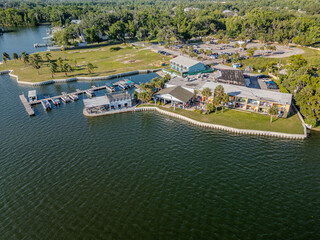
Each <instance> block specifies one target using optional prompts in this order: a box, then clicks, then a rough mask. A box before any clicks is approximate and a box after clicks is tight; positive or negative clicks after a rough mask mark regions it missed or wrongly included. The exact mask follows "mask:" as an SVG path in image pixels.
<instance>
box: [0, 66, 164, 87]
mask: <svg viewBox="0 0 320 240" xmlns="http://www.w3.org/2000/svg"><path fill="white" fill-rule="evenodd" d="M161 70H162V69H161V68H158V69H147V70H136V71H132V72H124V73H118V74H113V75H109V76H98V77H72V78H62V79H52V80H47V81H43V82H25V81H19V77H18V76H17V75H14V74H12V72H13V70H5V71H1V72H0V75H5V74H9V76H10V77H13V78H15V79H16V80H17V83H18V84H22V85H28V86H42V85H49V84H54V83H68V82H77V81H100V80H111V79H114V78H121V77H127V76H132V75H139V74H148V73H155V72H158V71H161Z"/></svg>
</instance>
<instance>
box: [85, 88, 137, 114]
mask: <svg viewBox="0 0 320 240" xmlns="http://www.w3.org/2000/svg"><path fill="white" fill-rule="evenodd" d="M83 104H84V108H85V110H86V111H87V112H88V113H89V114H96V113H103V112H107V111H112V110H121V109H127V108H130V107H132V97H131V95H130V94H129V93H128V92H124V93H123V92H120V93H119V92H115V93H107V94H106V95H105V96H100V97H95V98H88V99H83Z"/></svg>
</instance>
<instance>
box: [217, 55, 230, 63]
mask: <svg viewBox="0 0 320 240" xmlns="http://www.w3.org/2000/svg"><path fill="white" fill-rule="evenodd" d="M219 58H220V59H222V63H226V62H227V61H228V60H229V56H228V55H227V54H222V55H220V56H219Z"/></svg>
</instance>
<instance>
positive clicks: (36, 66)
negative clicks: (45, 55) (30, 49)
mask: <svg viewBox="0 0 320 240" xmlns="http://www.w3.org/2000/svg"><path fill="white" fill-rule="evenodd" d="M29 61H30V62H31V66H32V67H33V68H34V69H37V71H38V74H39V69H40V64H39V60H38V57H37V56H34V55H31V56H30V60H29Z"/></svg>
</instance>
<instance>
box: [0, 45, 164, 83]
mask: <svg viewBox="0 0 320 240" xmlns="http://www.w3.org/2000/svg"><path fill="white" fill-rule="evenodd" d="M112 49H117V50H112ZM50 53H51V55H52V57H51V60H53V61H55V60H56V59H58V58H59V57H61V58H62V59H63V60H64V62H67V63H70V65H72V67H73V71H72V72H69V73H67V76H65V73H63V72H57V73H56V74H55V76H54V78H52V77H51V73H50V71H49V67H48V61H47V60H46V58H45V57H44V55H45V52H40V53H39V54H40V55H41V56H42V59H43V60H42V61H41V68H40V69H39V73H38V71H37V70H36V69H34V68H32V67H31V66H30V65H25V64H24V63H23V61H22V60H16V61H14V60H11V61H8V62H7V64H2V65H0V71H3V70H9V69H10V70H13V71H14V72H13V74H15V75H18V77H19V80H20V81H28V82H41V81H45V80H50V79H61V78H70V77H75V76H80V77H81V76H82V77H83V76H91V77H96V76H108V75H112V74H116V73H123V72H130V71H135V70H144V69H155V68H159V67H158V65H159V64H160V63H162V62H165V63H168V61H169V59H170V57H166V56H163V55H161V54H158V53H155V52H152V51H150V50H145V49H142V48H137V47H132V46H124V45H113V46H108V47H97V48H90V49H77V50H68V51H65V52H63V51H57V52H50ZM74 59H75V60H76V61H77V65H76V67H75V64H74V62H73V60H74ZM88 62H90V63H92V64H93V65H95V66H96V67H95V68H94V73H92V74H90V75H89V74H88V71H87V69H86V64H87V63H88Z"/></svg>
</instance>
